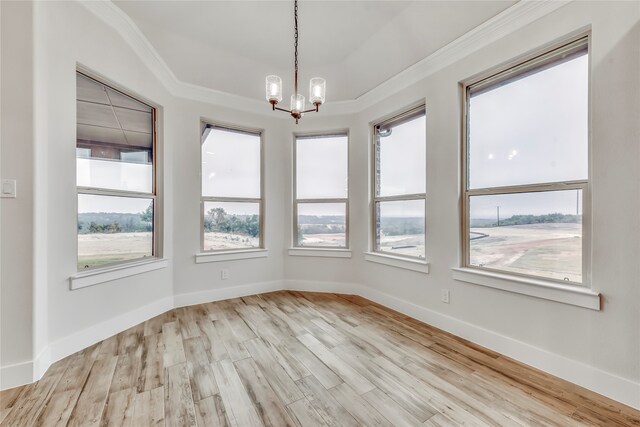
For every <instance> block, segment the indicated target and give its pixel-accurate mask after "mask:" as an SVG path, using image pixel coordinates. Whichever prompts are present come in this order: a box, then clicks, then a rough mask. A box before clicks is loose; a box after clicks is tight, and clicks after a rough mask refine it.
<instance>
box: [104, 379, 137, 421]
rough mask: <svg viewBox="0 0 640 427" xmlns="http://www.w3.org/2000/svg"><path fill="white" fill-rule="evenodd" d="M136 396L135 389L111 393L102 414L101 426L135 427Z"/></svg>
mask: <svg viewBox="0 0 640 427" xmlns="http://www.w3.org/2000/svg"><path fill="white" fill-rule="evenodd" d="M135 395H136V389H135V388H128V389H124V390H119V391H116V392H112V393H110V394H109V398H108V399H107V404H106V406H105V408H104V413H103V414H102V422H101V425H102V426H105V427H106V426H109V427H118V426H122V427H135V424H133V411H134V405H135Z"/></svg>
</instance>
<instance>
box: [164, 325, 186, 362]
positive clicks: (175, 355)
mask: <svg viewBox="0 0 640 427" xmlns="http://www.w3.org/2000/svg"><path fill="white" fill-rule="evenodd" d="M162 341H163V344H164V352H163V365H164V367H165V368H168V367H170V366H173V365H177V364H179V363H184V362H185V361H186V359H185V356H184V348H183V346H182V335H181V334H180V327H179V325H178V322H177V321H173V322H169V323H165V324H164V325H162Z"/></svg>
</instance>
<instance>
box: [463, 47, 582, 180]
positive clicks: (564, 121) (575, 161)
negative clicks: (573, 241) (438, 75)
mask: <svg viewBox="0 0 640 427" xmlns="http://www.w3.org/2000/svg"><path fill="white" fill-rule="evenodd" d="M588 66H589V64H588V55H587V54H586V53H585V54H584V55H582V56H579V57H577V58H575V59H572V60H569V61H566V62H560V63H558V64H557V65H555V66H552V67H550V68H546V69H543V70H542V71H538V72H535V73H533V74H529V75H526V76H525V77H522V78H520V79H518V80H515V81H511V82H508V83H506V84H504V85H501V86H498V87H495V88H493V89H490V90H488V91H485V92H480V93H479V94H477V95H472V96H471V98H470V100H469V128H468V129H469V142H468V143H469V153H468V155H469V171H468V178H469V188H487V187H499V186H509V185H521V184H535V183H545V182H560V181H571V180H582V179H587V177H588V124H587V123H588V122H587V119H588Z"/></svg>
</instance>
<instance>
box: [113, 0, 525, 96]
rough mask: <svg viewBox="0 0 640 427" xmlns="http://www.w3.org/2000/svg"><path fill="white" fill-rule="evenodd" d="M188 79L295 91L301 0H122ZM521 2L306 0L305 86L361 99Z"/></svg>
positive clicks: (252, 91)
mask: <svg viewBox="0 0 640 427" xmlns="http://www.w3.org/2000/svg"><path fill="white" fill-rule="evenodd" d="M114 3H115V4H116V5H117V6H118V7H119V8H120V9H121V10H122V11H124V12H125V13H126V14H127V15H128V16H129V17H130V18H131V19H132V21H133V22H134V23H135V24H136V26H137V27H138V28H139V29H140V31H141V32H142V33H143V34H144V35H145V37H146V38H147V39H148V40H149V42H150V43H151V44H152V45H153V47H154V48H155V50H156V51H157V52H158V53H159V54H160V56H161V57H162V59H163V60H164V61H165V62H166V63H167V65H168V66H169V68H170V69H171V71H172V72H173V73H174V74H175V75H176V76H177V78H178V79H180V80H182V81H183V82H186V83H191V84H194V85H198V86H203V87H206V88H210V89H215V90H218V91H223V92H227V93H231V94H235V95H240V96H244V97H247V98H251V99H262V98H263V96H264V77H265V76H266V75H268V74H277V75H279V76H281V77H282V78H283V82H284V96H285V100H286V99H288V97H289V96H290V94H291V92H292V90H293V75H292V74H293V71H292V70H293V1H209V2H204V1H155V0H152V1H115V2H114ZM514 3H515V1H415V2H406V1H309V0H306V1H301V2H300V5H299V16H300V18H299V22H300V56H299V58H300V85H301V91H302V93H303V94H305V96H306V92H308V87H307V86H308V81H309V79H310V78H311V77H316V76H319V77H324V78H326V79H327V101H328V102H331V101H342V100H352V99H356V98H358V97H359V96H361V95H363V94H364V93H366V92H368V91H370V90H371V89H373V88H374V87H376V86H377V85H379V84H381V83H382V82H384V81H385V80H387V79H389V78H391V77H393V76H394V75H396V74H398V73H399V72H401V71H402V70H404V69H406V68H408V67H410V66H411V65H413V64H415V63H416V62H418V61H420V60H421V59H423V58H425V57H426V56H428V55H430V54H432V53H433V52H435V51H436V50H438V49H439V48H441V47H443V46H445V45H446V44H448V43H450V42H451V41H453V40H455V39H456V38H458V37H460V36H461V35H463V34H465V33H466V32H468V31H470V30H471V29H473V28H474V27H476V26H478V25H480V24H481V23H483V22H484V21H486V20H488V19H490V18H491V17H493V16H495V15H497V14H498V13H500V12H501V11H503V10H505V9H507V8H508V7H509V6H511V5H513V4H514Z"/></svg>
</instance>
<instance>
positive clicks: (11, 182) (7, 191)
mask: <svg viewBox="0 0 640 427" xmlns="http://www.w3.org/2000/svg"><path fill="white" fill-rule="evenodd" d="M0 195H1V196H2V197H7V198H12V199H15V198H16V180H15V179H3V180H2V193H0Z"/></svg>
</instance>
